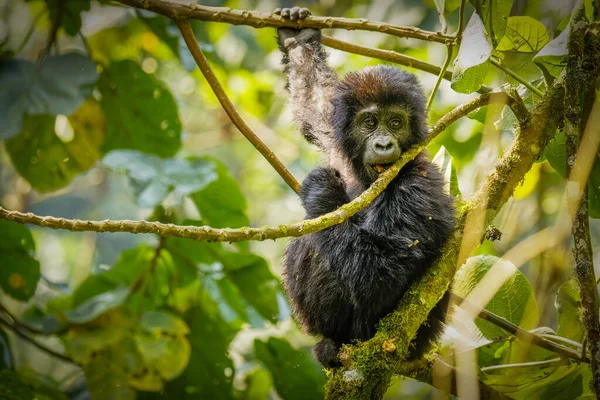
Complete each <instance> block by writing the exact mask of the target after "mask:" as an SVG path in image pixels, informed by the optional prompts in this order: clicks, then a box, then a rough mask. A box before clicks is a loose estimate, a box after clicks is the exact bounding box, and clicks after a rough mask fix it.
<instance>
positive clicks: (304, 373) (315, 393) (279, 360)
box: [254, 337, 325, 400]
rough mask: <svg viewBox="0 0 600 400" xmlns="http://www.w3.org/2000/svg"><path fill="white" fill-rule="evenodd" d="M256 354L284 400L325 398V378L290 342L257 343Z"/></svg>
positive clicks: (255, 343) (303, 353)
mask: <svg viewBox="0 0 600 400" xmlns="http://www.w3.org/2000/svg"><path fill="white" fill-rule="evenodd" d="M254 352H255V354H256V358H258V359H259V360H260V361H261V362H262V363H263V364H264V365H265V366H266V367H267V369H268V370H269V371H271V375H272V376H273V383H274V385H275V388H276V389H277V394H279V396H280V397H281V398H282V399H284V400H310V399H315V400H316V399H322V398H323V395H324V394H323V385H324V383H325V374H324V373H323V371H322V370H321V369H320V368H319V366H318V365H317V364H315V363H314V362H313V361H312V360H311V359H310V357H309V355H308V354H307V353H306V352H304V351H302V350H296V349H295V348H293V347H292V346H291V345H290V344H289V343H288V342H287V341H285V340H283V339H278V338H274V337H271V338H269V339H268V340H267V341H266V342H263V341H260V340H258V339H256V340H255V341H254Z"/></svg>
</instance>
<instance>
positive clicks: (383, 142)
mask: <svg viewBox="0 0 600 400" xmlns="http://www.w3.org/2000/svg"><path fill="white" fill-rule="evenodd" d="M374 144H375V150H377V151H385V152H387V151H390V150H392V149H393V148H394V143H393V142H392V141H391V140H390V139H387V138H382V139H376V140H375V143H374Z"/></svg>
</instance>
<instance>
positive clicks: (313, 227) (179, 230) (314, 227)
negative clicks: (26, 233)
mask: <svg viewBox="0 0 600 400" xmlns="http://www.w3.org/2000/svg"><path fill="white" fill-rule="evenodd" d="M507 102H508V103H509V105H510V104H512V100H511V98H510V97H508V95H507V94H506V93H502V92H500V93H486V94H482V95H481V96H479V97H477V98H475V99H473V100H471V101H469V102H467V103H465V104H463V105H461V106H459V107H457V108H455V109H454V110H452V111H450V112H448V113H447V114H445V115H444V116H443V117H442V118H440V119H439V120H438V121H437V123H436V124H435V125H434V126H433V127H432V128H431V129H430V130H429V134H428V136H427V139H426V140H425V142H423V143H421V144H419V145H415V146H413V147H411V148H410V149H408V150H407V151H406V152H404V153H403V154H402V156H401V157H400V158H399V159H398V161H396V162H395V163H394V164H393V165H392V166H391V167H390V168H388V169H387V170H386V171H384V172H383V173H381V175H379V177H378V178H377V180H376V181H375V182H374V183H373V184H372V185H371V186H370V187H369V188H368V189H367V190H365V191H364V192H363V193H362V194H361V195H360V196H358V197H357V198H356V199H354V200H352V201H351V202H350V203H347V204H344V205H343V206H341V207H340V208H338V209H337V210H335V211H332V212H330V213H328V214H325V215H322V216H320V217H318V218H314V219H309V220H305V221H302V222H298V223H295V224H290V225H280V226H277V227H274V226H266V227H262V228H250V227H243V228H238V229H230V228H224V229H217V228H212V227H210V226H181V225H174V224H164V223H161V222H148V221H129V220H121V221H112V220H104V221H84V220H78V219H65V218H56V217H42V216H38V215H35V214H33V213H21V212H18V211H9V210H6V209H4V208H2V207H0V219H6V220H9V221H14V222H17V223H21V224H32V225H37V226H41V227H47V228H51V229H64V230H69V231H74V232H86V231H89V232H129V233H151V234H156V235H159V236H165V237H178V238H187V239H193V240H203V241H213V242H241V241H246V240H267V239H279V238H282V237H298V236H303V235H307V234H309V233H314V232H318V231H320V230H322V229H325V228H328V227H330V226H333V225H336V224H340V223H342V222H344V221H346V220H347V219H348V218H350V217H351V216H353V215H354V214H356V213H357V212H359V211H360V210H362V209H364V208H365V207H367V206H368V205H369V204H370V203H371V202H372V201H373V200H374V199H375V198H376V197H377V196H378V195H379V194H380V193H381V192H383V190H384V189H385V188H386V187H387V185H388V184H389V182H391V181H392V180H393V179H394V178H395V177H396V175H397V174H398V172H399V171H400V169H401V168H402V167H403V166H404V164H406V163H407V162H408V161H410V160H412V159H413V158H414V157H415V156H416V155H417V154H419V153H420V152H421V151H423V149H424V148H425V147H426V146H427V145H428V144H429V143H430V142H431V140H433V139H434V138H435V137H436V136H437V135H439V134H440V133H441V132H443V131H444V130H445V129H446V128H447V127H448V126H449V125H450V124H452V123H453V122H455V121H457V120H458V119H460V118H461V117H464V116H465V115H467V114H469V113H470V112H472V111H474V110H476V109H478V108H480V107H483V106H485V105H487V104H498V103H499V104H506V103H507Z"/></svg>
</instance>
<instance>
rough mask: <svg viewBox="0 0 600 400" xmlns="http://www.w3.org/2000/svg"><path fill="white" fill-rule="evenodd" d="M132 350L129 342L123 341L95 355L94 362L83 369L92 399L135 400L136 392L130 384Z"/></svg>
mask: <svg viewBox="0 0 600 400" xmlns="http://www.w3.org/2000/svg"><path fill="white" fill-rule="evenodd" d="M130 348H131V345H130V344H129V343H128V340H122V341H121V342H119V343H117V344H116V345H114V346H111V347H108V348H105V349H103V350H101V351H98V352H97V353H95V354H94V361H93V362H90V363H88V364H86V365H85V366H84V367H83V372H84V374H85V382H86V386H87V388H88V390H89V392H90V394H91V397H92V399H117V400H135V398H136V396H135V391H134V390H133V389H132V388H131V387H130V386H129V382H128V380H129V369H128V366H129V365H130V364H131V363H132V357H131V351H130Z"/></svg>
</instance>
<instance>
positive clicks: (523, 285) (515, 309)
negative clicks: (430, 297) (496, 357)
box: [453, 256, 538, 339]
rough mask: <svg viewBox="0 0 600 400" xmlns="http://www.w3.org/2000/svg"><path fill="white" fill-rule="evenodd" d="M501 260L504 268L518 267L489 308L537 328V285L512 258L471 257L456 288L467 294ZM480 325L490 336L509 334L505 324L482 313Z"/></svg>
mask: <svg viewBox="0 0 600 400" xmlns="http://www.w3.org/2000/svg"><path fill="white" fill-rule="evenodd" d="M496 264H498V266H499V267H501V268H510V269H514V272H513V273H512V274H511V276H510V277H509V278H508V280H507V281H506V282H504V284H503V285H502V286H501V287H500V289H499V290H498V291H497V292H496V294H494V296H493V297H492V299H491V300H490V301H489V303H487V305H486V306H485V309H486V310H488V311H490V312H493V313H495V314H497V315H500V316H501V317H504V318H506V319H507V320H509V321H510V322H512V323H514V324H516V325H519V326H520V327H522V328H524V329H531V328H534V327H535V326H536V324H537V319H538V308H537V303H536V301H535V295H534V293H533V289H532V288H531V285H530V284H529V281H528V280H527V278H526V277H525V276H524V275H523V274H522V273H521V271H519V270H517V269H516V268H515V267H514V265H512V264H511V263H509V262H508V261H505V260H502V259H501V258H498V257H493V256H476V257H471V258H469V259H468V260H467V262H466V263H465V264H464V265H463V266H462V267H461V268H460V270H459V271H458V272H457V274H456V279H455V283H454V289H453V290H454V292H455V293H456V294H458V295H459V296H462V297H466V296H467V295H468V294H469V293H471V291H473V289H475V287H476V286H477V284H478V283H479V282H480V281H481V280H482V279H483V277H484V276H485V275H486V274H487V273H488V272H489V271H490V270H492V268H493V267H494V266H495V265H496ZM475 323H476V324H477V327H478V328H479V330H480V331H481V333H482V334H483V335H484V336H485V337H486V338H487V339H495V338H497V337H501V336H507V335H508V334H509V333H508V332H506V331H505V330H503V329H502V328H500V327H498V326H496V325H494V324H492V323H490V322H488V321H485V320H483V319H481V318H479V317H477V319H476V320H475Z"/></svg>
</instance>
